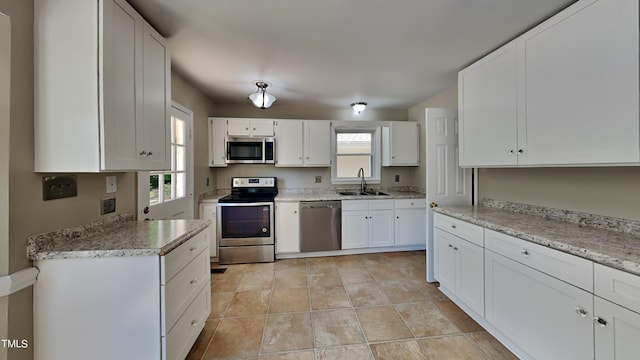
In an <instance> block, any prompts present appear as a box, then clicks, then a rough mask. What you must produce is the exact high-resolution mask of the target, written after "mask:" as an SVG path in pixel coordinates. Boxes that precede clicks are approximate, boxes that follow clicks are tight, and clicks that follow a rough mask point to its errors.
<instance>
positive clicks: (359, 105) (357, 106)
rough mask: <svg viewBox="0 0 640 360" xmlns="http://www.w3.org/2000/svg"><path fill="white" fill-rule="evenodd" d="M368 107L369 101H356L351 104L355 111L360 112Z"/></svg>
mask: <svg viewBox="0 0 640 360" xmlns="http://www.w3.org/2000/svg"><path fill="white" fill-rule="evenodd" d="M366 107H367V103H366V102H362V101H358V102H354V103H352V104H351V108H352V109H353V111H355V112H357V113H358V114H360V113H361V112H363V111H364V109H365V108H366Z"/></svg>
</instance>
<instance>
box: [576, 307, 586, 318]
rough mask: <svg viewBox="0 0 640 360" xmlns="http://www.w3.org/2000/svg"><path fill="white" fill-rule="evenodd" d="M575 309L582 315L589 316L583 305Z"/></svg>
mask: <svg viewBox="0 0 640 360" xmlns="http://www.w3.org/2000/svg"><path fill="white" fill-rule="evenodd" d="M575 311H576V314H578V315H580V316H581V317H587V310H585V309H583V308H581V307H576V308H575Z"/></svg>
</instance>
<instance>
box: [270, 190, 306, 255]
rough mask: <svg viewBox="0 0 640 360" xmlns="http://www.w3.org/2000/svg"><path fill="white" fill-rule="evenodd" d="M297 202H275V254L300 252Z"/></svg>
mask: <svg viewBox="0 0 640 360" xmlns="http://www.w3.org/2000/svg"><path fill="white" fill-rule="evenodd" d="M299 207H300V206H299V203H297V202H277V203H276V254H284V253H299V252H300V214H299Z"/></svg>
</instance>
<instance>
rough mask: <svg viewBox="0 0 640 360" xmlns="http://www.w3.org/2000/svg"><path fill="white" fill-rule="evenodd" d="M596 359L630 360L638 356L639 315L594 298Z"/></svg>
mask: <svg viewBox="0 0 640 360" xmlns="http://www.w3.org/2000/svg"><path fill="white" fill-rule="evenodd" d="M594 303H595V315H596V316H597V318H596V321H595V332H596V335H595V337H596V359H608V360H632V359H637V358H638V354H640V341H638V339H640V314H638V313H635V312H633V311H630V310H627V309H625V308H623V307H621V306H618V305H616V304H614V303H612V302H609V301H607V300H603V299H601V298H599V297H597V296H596V297H595V298H594Z"/></svg>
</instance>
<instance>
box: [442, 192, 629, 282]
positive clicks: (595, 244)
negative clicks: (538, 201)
mask: <svg viewBox="0 0 640 360" xmlns="http://www.w3.org/2000/svg"><path fill="white" fill-rule="evenodd" d="M434 211H435V212H438V213H441V214H444V215H449V216H451V217H454V218H457V219H460V220H463V221H467V222H469V223H472V224H476V225H479V226H482V227H484V228H487V229H492V230H495V231H499V232H502V233H505V234H508V235H512V236H515V237H517V238H520V239H523V240H528V241H531V242H534V243H537V244H540V245H544V246H548V247H550V248H553V249H556V250H559V251H563V252H566V253H569V254H573V255H577V256H580V257H582V258H585V259H588V260H592V261H594V262H595V263H599V264H603V265H607V266H611V267H613V268H616V269H619V270H623V271H626V272H629V273H633V274H635V275H640V232H638V229H640V223H639V222H634V221H630V220H624V219H616V218H607V217H604V216H598V215H591V214H584V213H578V212H571V211H566V210H556V209H548V208H542V207H536V206H530V205H521V206H519V205H518V204H514V203H506V202H498V201H495V200H489V201H485V202H484V203H483V205H482V206H479V207H471V206H467V207H437V208H434Z"/></svg>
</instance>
